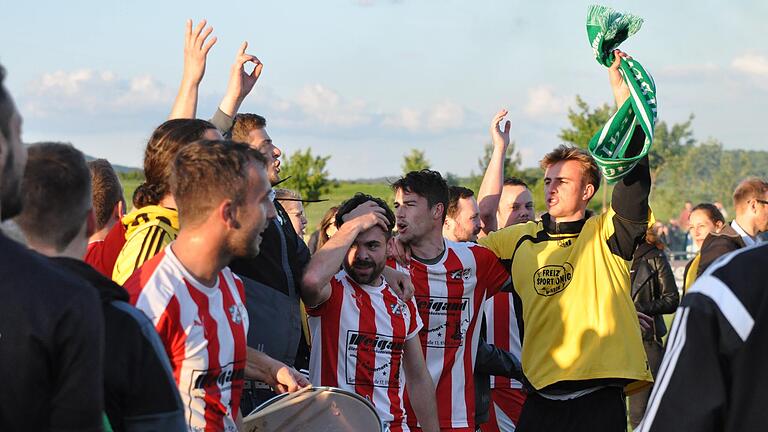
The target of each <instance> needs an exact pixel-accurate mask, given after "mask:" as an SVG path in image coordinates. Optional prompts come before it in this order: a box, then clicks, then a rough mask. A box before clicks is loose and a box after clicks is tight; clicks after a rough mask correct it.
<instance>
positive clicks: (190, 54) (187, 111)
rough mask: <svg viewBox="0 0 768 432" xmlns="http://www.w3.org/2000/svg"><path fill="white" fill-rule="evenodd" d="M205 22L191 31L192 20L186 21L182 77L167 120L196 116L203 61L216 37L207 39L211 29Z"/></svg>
mask: <svg viewBox="0 0 768 432" xmlns="http://www.w3.org/2000/svg"><path fill="white" fill-rule="evenodd" d="M206 24H207V22H206V21H205V20H202V21H200V22H199V23H198V24H197V26H196V27H195V28H194V30H193V29H192V20H191V19H190V20H187V23H186V29H185V31H184V75H183V76H182V78H181V86H180V87H179V93H178V94H177V95H176V100H175V101H174V102H173V108H171V115H170V116H169V117H168V118H169V119H177V118H195V115H196V114H197V93H198V87H199V86H200V81H202V80H203V75H205V61H206V59H207V58H208V52H209V51H210V50H211V47H213V44H215V43H216V36H214V37H212V38H210V39H208V37H209V36H210V35H211V33H212V32H213V27H207V28H206V26H205V25H206Z"/></svg>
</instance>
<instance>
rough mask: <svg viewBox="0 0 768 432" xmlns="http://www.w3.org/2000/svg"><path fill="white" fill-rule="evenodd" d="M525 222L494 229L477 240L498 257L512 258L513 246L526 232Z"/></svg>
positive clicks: (503, 258)
mask: <svg viewBox="0 0 768 432" xmlns="http://www.w3.org/2000/svg"><path fill="white" fill-rule="evenodd" d="M526 226H527V224H518V225H511V226H508V227H506V228H502V229H500V230H498V231H494V232H492V233H490V234H488V235H487V236H485V237H483V238H481V239H479V240H478V241H477V242H478V244H480V246H483V247H485V248H487V249H489V250H490V251H491V252H493V253H494V254H495V255H496V256H497V257H498V258H500V259H502V260H508V259H511V258H512V254H513V253H514V252H515V247H516V246H517V242H518V241H520V238H521V237H522V236H523V235H524V234H525V233H526V232H527V231H526V228H525V227H526Z"/></svg>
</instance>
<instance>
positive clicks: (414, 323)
mask: <svg viewBox="0 0 768 432" xmlns="http://www.w3.org/2000/svg"><path fill="white" fill-rule="evenodd" d="M406 307H408V315H409V316H410V317H411V319H410V322H409V323H408V332H407V335H406V336H405V340H410V339H412V338H414V337H416V336H417V335H418V334H419V331H421V329H422V327H424V322H423V321H421V315H419V311H418V309H416V300H414V299H413V298H411V299H410V300H409V301H408V302H407V303H406Z"/></svg>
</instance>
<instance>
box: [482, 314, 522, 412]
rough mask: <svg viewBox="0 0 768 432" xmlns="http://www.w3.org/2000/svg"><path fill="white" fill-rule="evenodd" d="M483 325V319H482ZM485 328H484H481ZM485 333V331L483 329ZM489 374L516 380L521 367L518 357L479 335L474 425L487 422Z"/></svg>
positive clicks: (520, 372)
mask: <svg viewBox="0 0 768 432" xmlns="http://www.w3.org/2000/svg"><path fill="white" fill-rule="evenodd" d="M483 327H485V320H483ZM483 330H485V329H483ZM483 333H485V331H483ZM491 375H494V376H504V377H507V378H514V379H517V380H521V379H523V367H522V366H521V365H520V359H518V358H515V356H514V355H512V353H510V352H508V351H504V350H503V349H501V348H496V347H495V346H493V345H491V344H489V343H487V342H486V341H485V338H484V337H482V336H481V337H480V343H478V344H477V358H476V359H475V371H474V375H473V377H474V380H475V425H476V426H479V425H481V424H483V423H487V422H488V419H489V417H490V412H489V410H490V408H491Z"/></svg>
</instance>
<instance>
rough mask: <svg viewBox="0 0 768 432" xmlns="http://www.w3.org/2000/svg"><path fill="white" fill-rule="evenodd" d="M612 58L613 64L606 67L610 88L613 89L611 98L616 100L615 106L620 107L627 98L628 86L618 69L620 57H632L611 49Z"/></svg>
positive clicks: (629, 58)
mask: <svg viewBox="0 0 768 432" xmlns="http://www.w3.org/2000/svg"><path fill="white" fill-rule="evenodd" d="M613 54H614V59H613V64H611V66H610V67H609V68H608V80H609V81H610V83H611V90H612V91H613V98H614V99H615V100H616V106H617V107H620V106H622V105H624V102H625V101H626V100H627V99H629V96H630V94H629V86H628V85H627V83H626V82H624V78H622V76H621V72H620V71H619V65H621V59H622V58H623V59H627V60H631V59H632V57H630V56H629V54H627V53H625V52H624V51H621V50H613Z"/></svg>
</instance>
